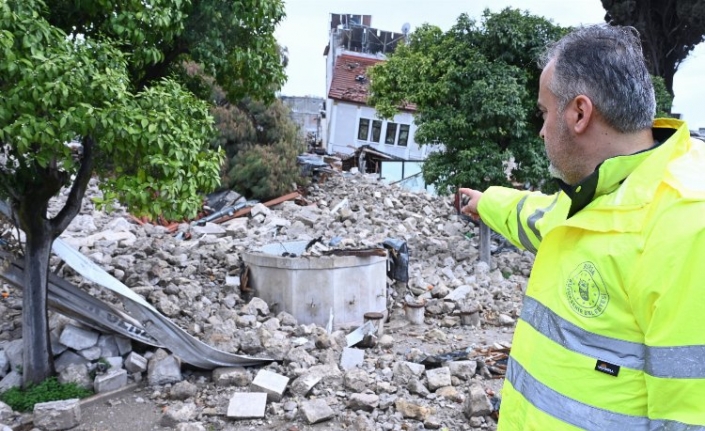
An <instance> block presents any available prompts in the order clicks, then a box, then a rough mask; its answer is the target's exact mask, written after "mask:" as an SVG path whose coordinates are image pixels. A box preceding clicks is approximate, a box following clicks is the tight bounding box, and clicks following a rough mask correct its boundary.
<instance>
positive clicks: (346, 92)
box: [328, 54, 416, 111]
mask: <svg viewBox="0 0 705 431" xmlns="http://www.w3.org/2000/svg"><path fill="white" fill-rule="evenodd" d="M383 61H384V60H381V59H378V58H369V57H358V56H355V55H350V54H341V55H339V56H338V58H337V59H336V60H335V66H334V67H333V79H332V81H331V85H330V90H329V91H328V97H329V98H331V99H336V100H342V101H345V102H352V103H362V104H366V103H367V95H368V92H369V88H368V87H369V85H370V80H369V77H368V76H367V68H368V67H370V66H373V65H375V64H377V63H380V62H383ZM399 109H401V110H404V111H416V105H414V104H412V103H408V104H404V105H403V106H400V107H399Z"/></svg>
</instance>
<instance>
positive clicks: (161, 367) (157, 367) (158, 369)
mask: <svg viewBox="0 0 705 431" xmlns="http://www.w3.org/2000/svg"><path fill="white" fill-rule="evenodd" d="M147 379H148V380H149V384H150V385H152V386H159V385H166V384H168V383H176V382H180V381H181V380H182V379H183V377H182V376H181V364H180V363H179V360H178V359H176V357H175V356H174V355H170V354H169V353H167V352H166V350H163V349H157V351H156V353H155V354H154V356H153V357H152V358H151V359H150V360H149V365H148V369H147Z"/></svg>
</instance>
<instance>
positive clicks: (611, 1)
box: [602, 0, 705, 95]
mask: <svg viewBox="0 0 705 431" xmlns="http://www.w3.org/2000/svg"><path fill="white" fill-rule="evenodd" d="M602 7H604V8H605V11H607V14H606V15H605V20H606V21H607V22H608V23H610V24H613V25H630V26H633V27H635V28H636V29H637V30H638V31H639V33H640V35H641V43H642V46H643V50H644V56H645V57H646V60H647V62H646V64H647V66H648V67H649V73H651V75H654V76H660V77H662V78H663V80H664V84H665V86H666V90H667V91H668V93H670V94H671V95H673V77H674V76H675V74H676V72H677V71H678V67H679V66H680V64H681V63H682V62H683V60H685V59H686V58H687V57H688V55H689V54H690V52H691V51H692V50H693V48H695V45H697V44H699V43H700V42H702V41H703V39H704V38H705V2H703V1H702V0H671V1H634V0H602Z"/></svg>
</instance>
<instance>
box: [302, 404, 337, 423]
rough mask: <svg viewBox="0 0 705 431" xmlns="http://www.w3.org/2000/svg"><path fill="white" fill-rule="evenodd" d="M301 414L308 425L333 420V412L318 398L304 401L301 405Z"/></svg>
mask: <svg viewBox="0 0 705 431" xmlns="http://www.w3.org/2000/svg"><path fill="white" fill-rule="evenodd" d="M301 414H302V415H303V416H304V418H305V419H306V422H308V423H309V424H311V425H313V424H317V423H319V422H325V421H328V420H331V419H333V417H335V412H334V411H333V409H331V408H330V406H328V404H327V403H326V402H325V400H322V399H320V398H318V399H315V400H311V401H304V402H303V403H302V404H301Z"/></svg>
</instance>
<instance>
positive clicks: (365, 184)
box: [0, 173, 533, 430]
mask: <svg viewBox="0 0 705 431" xmlns="http://www.w3.org/2000/svg"><path fill="white" fill-rule="evenodd" d="M89 187H90V191H89V192H88V195H89V196H90V194H91V193H94V194H95V193H98V192H97V188H96V186H95V184H91V185H90V186H89ZM304 198H305V200H306V203H307V205H300V204H297V203H295V202H293V201H287V202H283V203H281V204H279V205H276V206H273V207H266V206H264V205H262V204H258V205H255V206H254V207H253V208H252V210H251V212H250V214H249V216H247V217H240V218H234V219H231V220H229V221H226V222H223V223H220V224H215V223H210V222H209V223H205V224H203V225H201V224H198V223H183V224H181V225H179V227H178V229H177V232H171V231H170V230H168V229H166V228H164V227H162V226H154V225H149V224H144V225H140V224H137V223H134V222H133V221H132V218H131V217H130V216H129V214H127V213H125V212H124V211H122V210H121V209H120V208H119V207H118V209H117V210H116V211H114V212H113V213H110V214H106V213H103V212H100V211H96V210H95V208H94V207H93V205H92V203H91V202H90V200H89V199H85V200H84V205H83V208H82V211H81V214H80V215H79V216H78V217H76V219H75V220H74V221H73V223H72V224H71V225H70V226H69V228H68V229H67V231H66V232H65V233H64V234H63V235H62V238H63V239H64V240H65V241H66V242H68V243H69V244H71V245H73V246H74V247H76V248H77V249H79V250H80V251H81V253H83V254H84V255H86V256H88V257H89V258H90V259H91V260H92V261H93V262H95V263H96V264H97V265H99V266H100V267H102V268H103V269H105V270H106V271H107V272H108V273H110V274H111V275H112V276H114V277H115V278H117V279H118V280H120V281H122V282H123V283H124V284H126V285H127V286H129V287H130V288H131V289H132V290H134V291H135V292H136V293H138V294H140V295H142V296H144V298H146V299H147V301H148V302H150V303H151V304H153V305H154V306H155V307H156V308H157V309H158V310H159V311H160V312H161V313H162V314H164V315H165V316H167V317H169V318H170V319H171V320H172V321H173V322H174V323H176V324H177V325H179V326H180V327H182V328H183V329H184V330H186V331H187V332H188V333H190V334H191V335H193V336H194V337H196V338H198V339H200V340H201V341H203V342H205V343H207V344H209V345H211V346H213V347H216V348H218V349H221V350H224V351H226V352H232V353H238V354H243V355H252V356H257V357H267V358H272V359H274V360H275V361H274V362H272V363H271V364H270V365H267V366H264V367H259V368H257V367H256V368H241V367H232V368H217V369H215V370H213V371H212V372H210V371H209V372H203V371H202V370H197V369H193V368H190V367H187V366H184V364H180V363H179V359H178V352H167V351H165V350H162V349H155V348H151V347H149V346H144V345H139V346H138V345H134V344H138V343H136V342H135V343H133V346H126V345H125V344H126V343H125V342H126V341H129V340H126V339H122V338H120V337H115V336H112V335H110V334H99V333H97V332H95V331H94V330H93V329H90V328H86V327H83V326H82V325H80V324H78V323H76V322H74V321H72V320H71V319H68V318H65V317H63V316H59V315H53V316H52V319H51V324H52V337H53V347H52V348H53V349H54V353H55V354H56V355H57V356H56V361H57V363H58V364H61V366H62V368H63V369H62V370H60V371H61V376H62V377H61V378H62V379H64V380H68V381H77V382H80V383H81V384H83V385H85V386H87V387H92V388H94V389H96V390H102V389H100V388H105V387H110V388H113V387H114V385H115V384H116V383H114V382H115V381H120V382H122V381H123V380H126V381H130V382H132V381H142V380H143V379H144V380H145V381H146V384H147V385H148V386H149V388H150V389H149V391H148V392H151V395H150V398H151V399H152V400H153V401H154V402H156V403H158V404H159V405H162V406H164V411H165V413H164V417H163V418H162V423H161V424H160V425H161V426H163V427H168V428H172V429H176V428H177V427H178V428H179V429H193V430H199V429H229V430H236V429H273V430H279V429H281V430H289V429H291V430H295V429H304V427H306V426H308V425H310V424H314V423H319V422H323V423H328V424H329V427H330V429H352V430H402V429H419V428H420V429H441V428H446V429H452V430H474V429H493V428H494V427H495V419H494V418H496V415H497V400H498V398H497V397H496V395H497V394H498V392H499V389H500V387H501V381H502V375H503V371H504V366H505V362H506V353H507V352H508V348H509V347H510V346H509V341H510V340H511V335H512V331H513V325H514V323H515V320H516V317H517V316H518V314H519V312H520V307H521V297H522V293H523V289H524V288H525V286H526V277H527V276H528V274H529V271H530V268H531V265H532V263H533V255H531V254H529V253H526V252H520V251H519V250H517V249H515V248H513V247H511V246H508V245H507V244H506V243H505V242H503V241H502V240H501V238H495V240H494V241H493V248H494V253H493V255H492V263H491V265H490V266H488V265H487V264H486V263H484V262H479V261H478V255H479V252H478V249H477V247H478V242H479V241H478V239H479V238H477V235H478V229H477V228H476V227H475V226H474V225H473V224H472V223H469V222H467V221H465V220H463V219H461V218H459V217H458V216H457V215H455V210H454V208H453V205H452V199H451V198H448V197H434V196H430V195H428V194H425V193H417V192H410V191H406V190H404V189H402V188H400V187H398V186H390V185H385V184H383V183H381V182H379V181H378V180H377V179H376V178H375V177H373V176H367V175H361V174H350V173H344V174H341V175H337V176H333V177H331V178H328V179H327V180H326V181H325V182H323V183H319V184H313V185H312V186H310V187H309V189H308V191H307V194H306V195H305V196H304ZM185 238H188V239H185ZM390 238H392V239H396V240H401V241H404V242H405V243H406V245H407V246H408V250H409V261H408V275H409V277H408V278H409V280H408V282H407V283H402V282H399V281H395V280H393V279H388V280H387V286H388V301H387V302H388V310H387V313H388V318H387V319H386V321H385V322H384V323H383V329H382V325H380V326H379V327H375V328H374V329H375V330H374V331H370V332H369V333H367V334H366V335H367V336H366V337H365V340H364V342H361V343H355V344H351V343H350V341H349V337H347V335H349V334H350V333H351V332H353V331H355V330H356V328H354V327H352V328H346V327H342V328H333V330H332V332H329V330H327V329H326V328H324V327H321V326H317V325H315V324H308V325H305V324H299V323H298V322H297V321H296V318H295V317H294V316H292V315H291V314H289V313H287V312H286V311H278V312H276V311H274V310H272V309H271V308H270V304H267V303H266V302H265V301H263V300H262V299H260V298H259V297H257V292H256V290H252V289H250V288H249V286H248V285H247V284H246V280H245V284H243V279H242V278H241V275H242V273H243V270H244V267H243V263H242V261H241V259H240V256H241V255H242V254H243V253H244V252H246V251H249V250H254V249H257V248H258V247H261V246H264V245H266V244H270V243H272V242H278V241H281V242H286V241H301V240H308V241H314V240H315V242H316V243H318V245H317V246H316V247H313V248H312V250H311V255H312V256H316V255H317V254H320V253H325V252H327V251H329V250H331V249H335V248H342V249H360V248H374V247H381V244H382V243H383V242H384V241H385V240H387V239H390ZM52 268H53V269H54V270H55V271H56V272H57V273H58V274H59V275H61V276H62V277H64V278H66V279H67V280H69V281H71V282H72V283H74V284H76V285H78V286H80V287H81V288H82V289H84V290H85V291H87V292H88V293H90V294H91V295H93V296H96V297H99V298H103V299H106V300H108V301H111V302H117V301H116V300H115V298H113V297H112V296H111V293H110V292H109V291H107V290H106V289H104V288H102V287H100V286H98V285H95V284H93V283H91V282H88V281H86V280H84V279H82V278H81V277H80V276H78V274H76V273H75V272H74V271H73V270H72V269H71V268H69V267H68V266H64V265H62V263H61V262H60V261H59V260H58V258H53V260H52ZM3 289H6V290H7V297H6V298H4V299H0V378H1V379H3V380H2V382H6V379H7V378H8V377H9V376H11V375H13V373H15V372H16V371H17V366H18V365H19V364H21V355H20V353H18V351H17V350H18V348H19V347H21V341H20V338H21V332H22V331H21V316H20V309H21V292H18V291H17V290H16V289H12V288H8V287H6V286H5V287H3ZM414 301H416V302H418V303H422V304H423V307H424V309H423V321H422V323H421V324H414V323H413V322H412V321H410V319H408V318H407V317H406V314H405V313H406V308H407V304H408V303H412V302H414ZM116 305H117V306H118V307H119V306H120V304H116ZM371 311H372V310H371ZM67 331H68V332H67ZM65 334H68V335H65ZM72 343H73V345H72ZM89 344H90V346H89ZM67 356H70V358H71V359H72V360H70V361H69V360H68V359H66V358H67ZM18 358H20V359H18ZM106 362H107V363H108V364H109V366H108V367H107V369H105V368H106V367H103V368H104V369H101V367H100V366H99V364H105V363H106ZM69 364H70V366H69ZM76 364H79V365H76ZM67 370H68V371H67ZM96 370H97V371H96ZM106 376H107V377H106ZM13 379H14V381H16V380H17V376H14V377H13ZM2 382H0V387H2V385H3V383H2ZM106 382H107V383H106ZM9 384H10V383H7V382H6V383H5V385H9ZM3 411H4V410H3V406H2V403H0V412H3ZM20 420H21V417H20V415H19V414H18V413H17V412H14V413H12V414H8V413H4V414H3V416H0V424H2V423H11V422H12V421H15V422H16V421H20ZM35 422H36V420H35ZM0 428H2V425H0ZM322 429H326V428H322Z"/></svg>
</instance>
